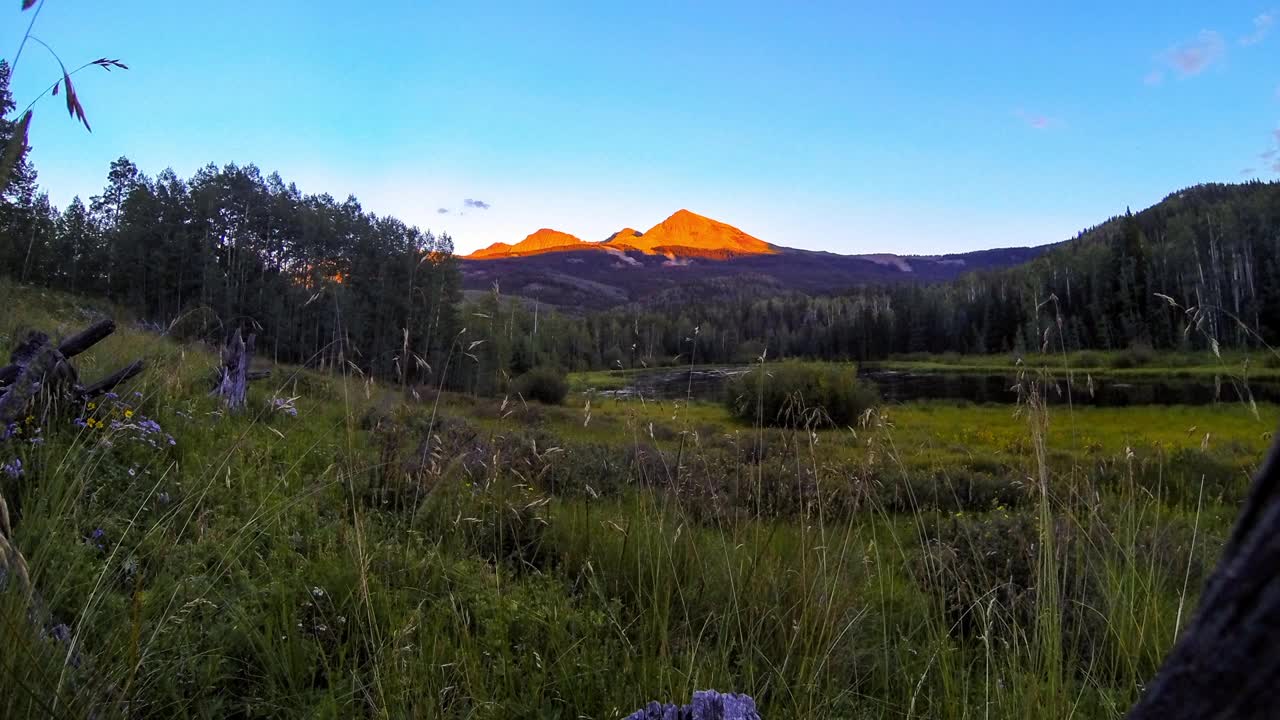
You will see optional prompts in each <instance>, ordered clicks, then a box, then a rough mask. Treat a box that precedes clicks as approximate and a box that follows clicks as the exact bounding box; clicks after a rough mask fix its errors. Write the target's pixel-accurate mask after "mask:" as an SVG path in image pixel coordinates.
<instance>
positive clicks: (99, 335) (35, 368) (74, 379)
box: [0, 319, 143, 423]
mask: <svg viewBox="0 0 1280 720" xmlns="http://www.w3.org/2000/svg"><path fill="white" fill-rule="evenodd" d="M115 328H116V324H115V321H113V320H110V319H107V320H100V321H98V322H96V323H94V324H93V325H90V326H89V327H87V328H85V329H84V330H82V331H80V332H78V333H76V334H75V335H72V336H71V337H69V338H67V339H66V340H64V341H62V343H61V344H59V345H58V346H57V347H54V346H53V344H52V342H51V341H50V340H49V336H48V335H46V334H44V333H42V332H32V333H30V334H28V335H27V337H26V339H25V340H23V341H22V342H21V343H20V344H19V345H18V347H17V348H16V349H15V350H14V351H13V355H12V356H11V358H10V364H9V365H7V366H5V367H4V368H0V422H3V423H10V422H14V421H15V420H17V419H18V418H19V417H21V416H22V414H23V413H25V412H26V411H27V409H28V408H29V407H30V406H31V403H32V402H33V401H34V400H35V399H36V397H37V396H38V395H42V394H43V395H45V396H48V397H54V398H58V397H61V398H64V399H72V400H80V399H85V398H89V397H95V396H97V395H100V394H102V393H105V392H108V391H110V390H111V389H112V388H114V387H116V386H117V385H119V384H120V383H122V382H124V381H126V380H128V379H130V378H132V377H134V376H135V375H137V374H138V373H140V372H142V369H143V364H142V361H141V360H135V361H134V362H132V363H130V364H129V365H127V366H125V367H123V368H121V369H119V370H117V371H115V372H114V373H111V374H110V375H108V376H107V377H105V378H103V379H102V380H99V381H98V382H96V383H94V384H93V385H91V386H89V387H87V388H86V387H82V386H81V385H80V377H79V374H78V373H77V372H76V369H75V367H74V366H72V364H71V363H70V362H69V361H68V358H70V357H73V356H75V355H79V354H80V353H82V352H84V351H85V350H88V349H89V348H90V347H92V346H93V345H94V344H96V343H98V342H100V341H101V340H102V339H103V338H105V337H107V336H108V335H110V334H111V333H112V332H114V331H115Z"/></svg>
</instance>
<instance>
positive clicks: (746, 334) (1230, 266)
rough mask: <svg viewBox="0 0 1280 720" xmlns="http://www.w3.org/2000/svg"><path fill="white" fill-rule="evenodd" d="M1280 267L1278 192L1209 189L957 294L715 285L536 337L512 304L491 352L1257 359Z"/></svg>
mask: <svg viewBox="0 0 1280 720" xmlns="http://www.w3.org/2000/svg"><path fill="white" fill-rule="evenodd" d="M1278 258H1280V184H1278V183H1261V182H1253V183H1248V184H1243V185H1202V186H1197V187H1194V188H1189V189H1187V190H1184V191H1181V192H1178V193H1175V194H1173V195H1170V196H1169V197H1167V198H1165V200H1163V201H1162V202H1160V203H1159V204H1157V205H1155V206H1153V207H1151V208H1149V209H1147V210H1144V211H1142V212H1140V213H1137V214H1126V215H1125V216H1122V217H1117V218H1113V219H1111V220H1108V221H1107V222H1105V223H1103V224H1101V225H1099V226H1097V227H1095V228H1092V229H1090V230H1087V231H1084V232H1082V233H1081V234H1080V235H1079V236H1077V237H1076V238H1075V239H1073V240H1070V241H1068V242H1065V243H1062V244H1060V245H1058V246H1057V247H1055V248H1054V249H1053V250H1051V251H1050V252H1048V253H1046V254H1045V255H1043V256H1041V257H1039V258H1037V259H1035V260H1033V261H1031V262H1029V263H1027V264H1024V265H1021V266H1018V267H1015V268H1009V269H1004V270H998V271H989V272H980V273H972V274H969V275H966V276H964V277H962V278H961V279H959V280H955V281H952V282H945V283H936V284H931V285H918V284H917V285H912V284H894V285H883V286H866V287H861V288H854V289H851V290H849V291H847V292H846V293H843V294H839V295H834V296H810V295H804V294H799V293H786V292H785V291H782V290H781V289H779V288H778V287H777V286H776V285H775V286H772V287H771V286H769V285H768V284H766V283H741V282H734V281H732V280H728V279H717V278H712V279H707V280H703V281H700V282H698V283H695V284H691V285H687V286H682V287H678V288H672V289H669V290H667V291H665V292H663V293H661V294H659V295H657V296H655V297H654V298H653V299H652V300H650V301H649V302H646V303H643V304H633V305H631V306H628V307H625V308H620V309H617V310H612V311H609V312H605V313H599V314H596V315H593V316H590V317H586V318H552V317H550V315H549V313H547V312H546V310H545V308H544V309H543V311H542V317H541V319H540V320H539V329H538V333H537V334H536V335H535V333H534V310H533V309H532V308H530V307H529V306H528V305H522V304H511V305H509V306H507V307H506V310H505V312H507V313H508V314H509V315H510V317H507V318H506V319H505V320H503V321H501V323H499V324H500V325H501V327H503V328H506V330H505V331H504V333H503V335H504V336H505V337H503V338H498V342H496V343H495V344H494V345H493V346H491V347H489V348H488V349H487V351H488V352H496V353H502V352H503V351H504V347H506V346H504V343H507V345H509V346H510V351H509V353H510V355H509V357H508V362H509V363H513V364H514V365H515V366H517V367H519V366H522V365H524V364H526V363H530V364H531V363H535V362H537V363H559V364H563V365H565V366H567V367H570V368H574V369H578V368H587V367H601V366H604V367H616V366H619V365H622V366H627V367H632V366H639V365H641V364H650V365H652V364H655V363H662V362H668V361H670V360H672V359H673V358H675V357H676V356H679V357H680V359H681V361H682V362H688V361H689V360H690V358H691V357H692V359H693V360H694V361H697V362H730V361H745V360H749V359H752V358H754V357H757V356H759V355H760V354H761V353H762V352H765V351H766V349H767V352H768V355H769V357H788V356H791V357H796V356H799V357H815V358H828V359H833V358H840V359H849V358H851V359H877V358H884V357H886V356H888V355H891V354H897V353H914V352H933V353H940V352H960V353H997V352H1016V351H1025V350H1032V349H1038V348H1040V347H1041V346H1042V345H1044V343H1045V342H1046V341H1048V342H1049V343H1050V347H1051V349H1061V348H1064V347H1065V348H1066V349H1071V350H1076V349H1104V350H1105V349H1122V348H1129V347H1133V346H1150V347H1153V348H1156V349H1170V348H1204V347H1207V346H1209V344H1210V343H1211V342H1212V341H1213V340H1216V341H1217V342H1219V343H1220V344H1221V345H1222V346H1223V347H1255V346H1257V345H1258V344H1259V342H1260V340H1261V341H1265V342H1267V343H1269V344H1276V343H1277V342H1280V266H1278V265H1277V262H1278ZM1161 296H1164V297H1161ZM708 298H717V300H716V301H715V302H708V300H707V299H708ZM1166 298H1168V299H1166ZM1170 300H1172V301H1174V302H1176V303H1178V307H1174V306H1173V305H1172V304H1171V303H1170ZM496 303H497V301H496V300H495V299H488V300H486V303H485V308H486V310H485V312H486V313H488V314H493V313H495V312H499V313H500V312H503V311H502V310H500V309H499V307H500V303H497V304H496ZM1188 309H1194V310H1193V311H1192V312H1190V313H1189V312H1188ZM1237 319H1238V320H1239V322H1237ZM1189 326H1190V327H1189ZM1046 330H1048V332H1047V333H1046ZM1255 331H1256V332H1257V333H1258V336H1254V335H1253V334H1252V333H1253V332H1255ZM535 352H536V353H537V355H538V357H536V358H534V357H533V353H535ZM493 362H495V363H499V364H500V363H501V362H502V361H501V360H499V359H496V358H495V359H494V360H493Z"/></svg>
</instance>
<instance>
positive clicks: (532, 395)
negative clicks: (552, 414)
mask: <svg viewBox="0 0 1280 720" xmlns="http://www.w3.org/2000/svg"><path fill="white" fill-rule="evenodd" d="M515 391H516V392H517V393H519V394H520V396H521V397H523V398H524V399H526V400H536V401H538V402H540V403H543V404H545V405H559V404H561V403H563V402H564V399H565V397H566V396H567V395H568V394H569V380H568V378H566V377H565V374H564V372H562V371H560V370H557V369H555V368H549V367H536V368H533V369H532V370H530V371H528V372H526V373H525V374H523V375H521V376H520V377H518V378H516V381H515Z"/></svg>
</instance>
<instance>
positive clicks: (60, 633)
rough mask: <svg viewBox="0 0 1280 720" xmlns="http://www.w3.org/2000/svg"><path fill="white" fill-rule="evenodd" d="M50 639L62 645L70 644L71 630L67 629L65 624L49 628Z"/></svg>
mask: <svg viewBox="0 0 1280 720" xmlns="http://www.w3.org/2000/svg"><path fill="white" fill-rule="evenodd" d="M49 637H51V638H53V639H54V640H57V641H58V642H60V643H66V642H70V641H71V628H69V627H67V626H66V624H64V623H58V624H57V625H54V626H53V627H51V628H49Z"/></svg>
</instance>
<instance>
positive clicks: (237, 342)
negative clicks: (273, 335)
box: [213, 329, 257, 412]
mask: <svg viewBox="0 0 1280 720" xmlns="http://www.w3.org/2000/svg"><path fill="white" fill-rule="evenodd" d="M256 339H257V336H256V335H254V334H252V333H250V334H249V338H248V339H247V340H246V339H244V337H243V336H242V335H241V334H240V330H238V329H237V330H236V332H235V334H234V335H232V336H231V337H230V338H229V339H228V340H227V344H226V346H225V347H223V348H222V368H221V370H220V371H219V374H218V384H217V387H216V388H214V391H213V394H214V395H215V396H217V397H220V398H222V401H223V402H224V403H226V405H227V409H228V410H230V411H232V412H239V411H240V410H242V409H243V408H244V406H245V403H246V401H247V399H248V395H249V380H250V372H249V363H250V362H252V361H253V346H254V341H255V340H256Z"/></svg>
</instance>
